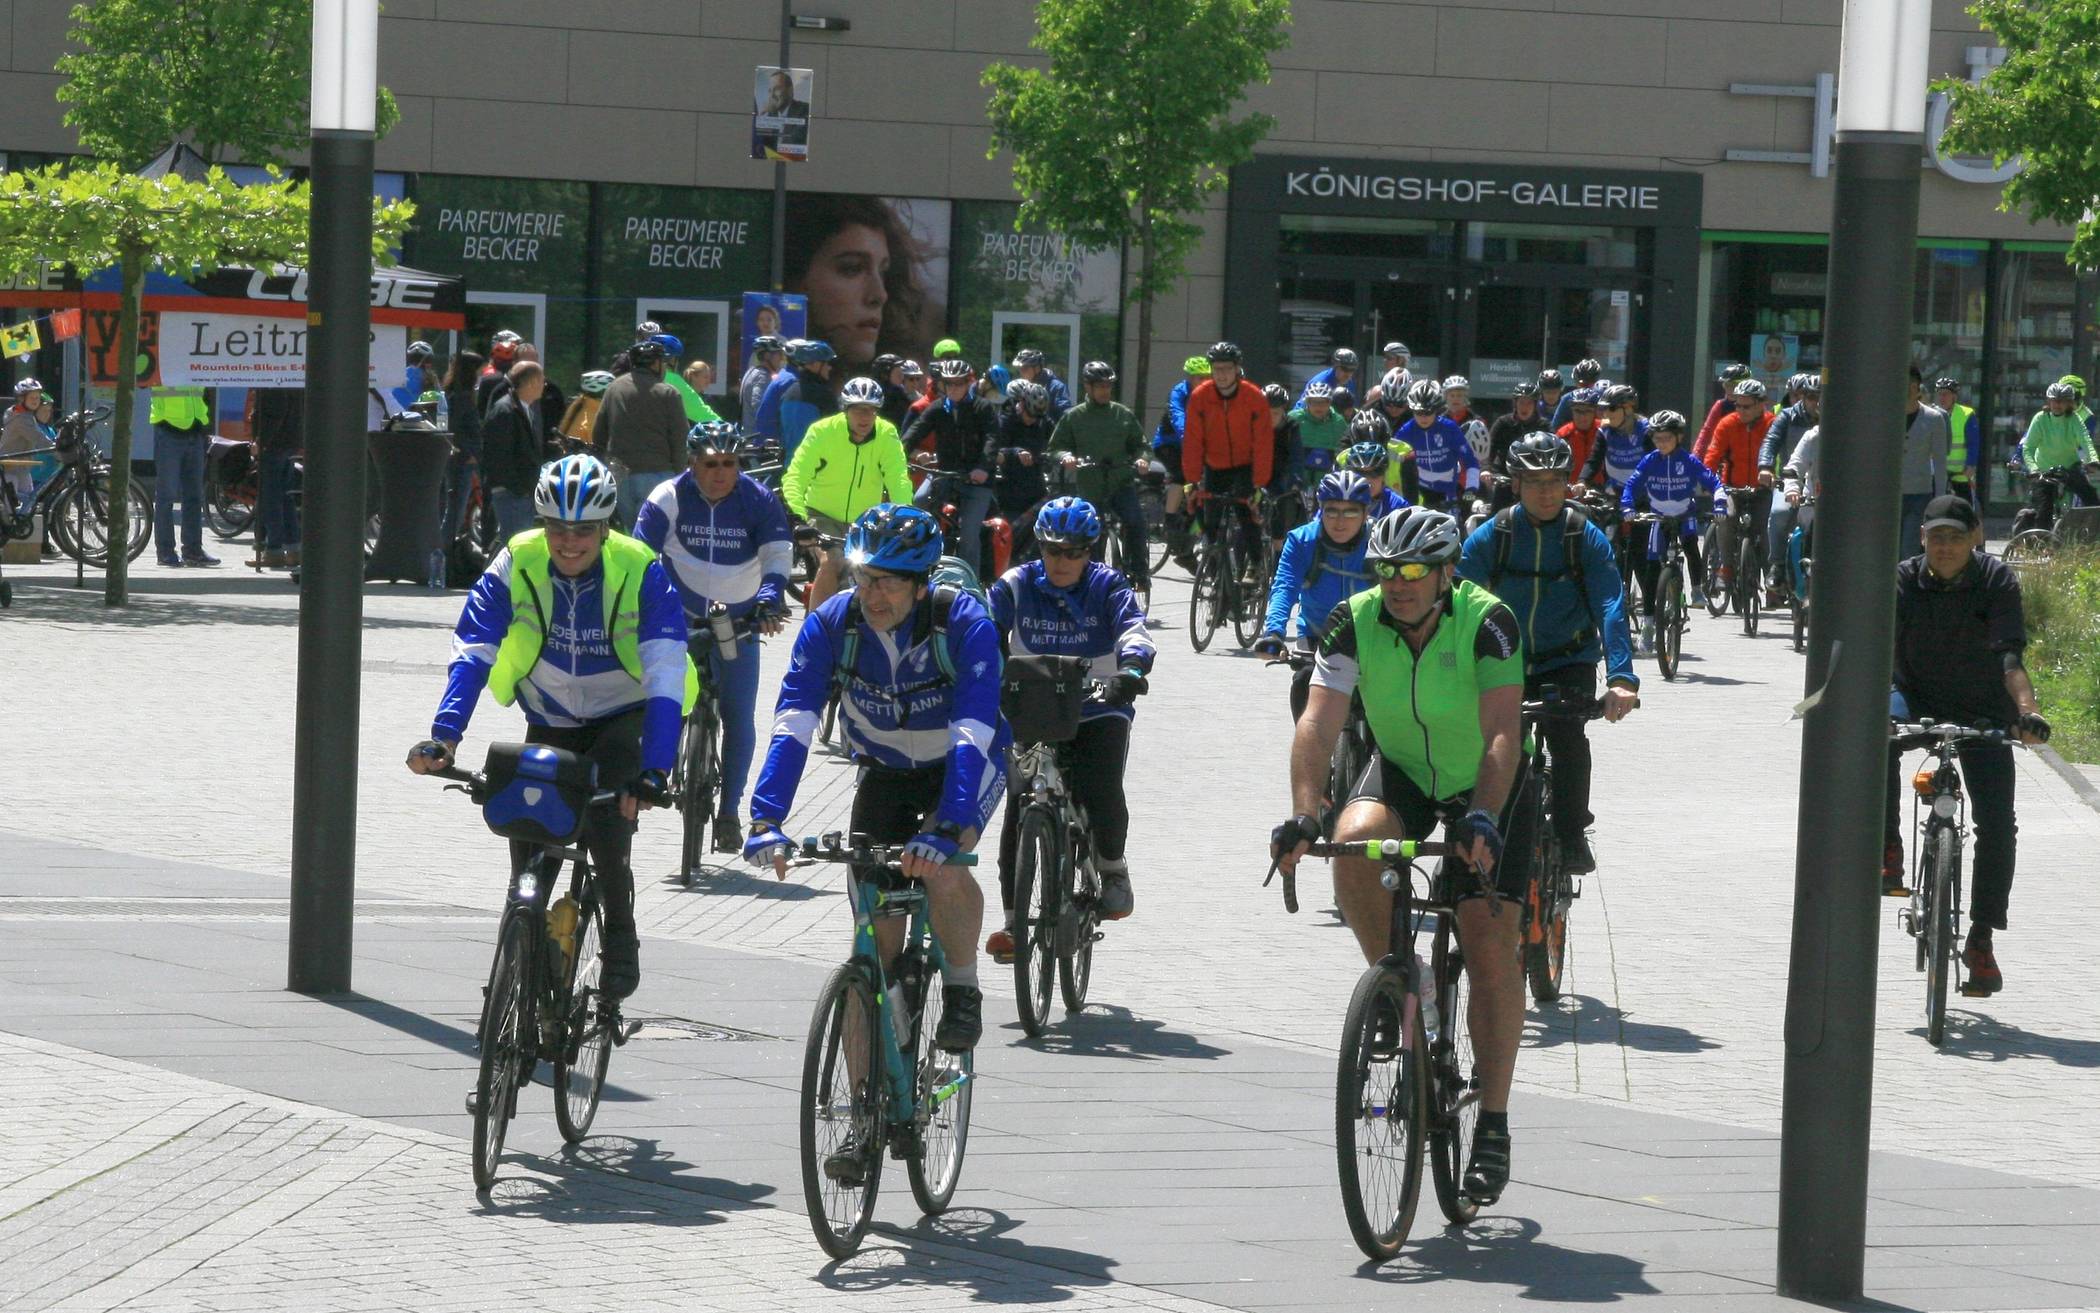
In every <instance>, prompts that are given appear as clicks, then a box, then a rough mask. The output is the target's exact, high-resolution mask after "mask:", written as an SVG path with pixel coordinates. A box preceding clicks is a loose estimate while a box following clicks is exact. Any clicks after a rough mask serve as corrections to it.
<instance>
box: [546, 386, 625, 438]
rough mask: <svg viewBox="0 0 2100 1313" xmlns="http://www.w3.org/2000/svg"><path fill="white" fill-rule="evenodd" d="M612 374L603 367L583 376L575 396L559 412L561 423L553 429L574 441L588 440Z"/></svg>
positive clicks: (596, 420)
mask: <svg viewBox="0 0 2100 1313" xmlns="http://www.w3.org/2000/svg"><path fill="white" fill-rule="evenodd" d="M612 381H613V376H612V374H611V373H610V372H608V371H606V370H603V369H594V370H592V371H590V372H589V373H587V374H585V375H584V376H583V380H582V381H581V382H580V383H579V384H578V385H577V388H576V396H575V398H574V399H572V400H571V401H570V402H569V407H568V409H566V410H564V411H562V413H561V423H559V424H557V425H555V426H554V431H555V432H557V433H559V434H561V435H562V436H563V437H565V438H569V439H572V440H574V441H576V442H590V441H592V438H591V429H592V427H593V426H594V425H595V424H596V423H597V422H598V407H599V406H600V405H602V404H603V403H604V399H605V389H607V388H609V387H611V386H612Z"/></svg>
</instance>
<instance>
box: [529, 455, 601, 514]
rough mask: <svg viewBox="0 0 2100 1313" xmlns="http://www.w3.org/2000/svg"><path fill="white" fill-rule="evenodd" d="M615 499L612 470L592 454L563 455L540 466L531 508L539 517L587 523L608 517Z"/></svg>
mask: <svg viewBox="0 0 2100 1313" xmlns="http://www.w3.org/2000/svg"><path fill="white" fill-rule="evenodd" d="M618 500H619V485H618V484H617V483H616V482H615V481H614V479H613V472H612V471H611V470H610V469H608V468H606V465H605V462H604V461H602V460H599V459H598V458H597V457H596V456H584V455H576V456H564V457H562V458H561V459H560V460H557V461H549V462H548V463H547V464H546V465H543V466H541V467H540V481H539V484H538V486H537V487H535V488H534V489H533V491H532V509H533V510H534V511H535V512H537V513H538V515H539V517H540V518H541V519H543V520H561V521H563V522H565V523H568V524H590V523H593V522H597V521H605V520H610V519H612V516H613V507H614V505H615V504H616V503H617V502H618Z"/></svg>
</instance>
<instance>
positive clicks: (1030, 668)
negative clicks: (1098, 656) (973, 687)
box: [999, 656, 1091, 743]
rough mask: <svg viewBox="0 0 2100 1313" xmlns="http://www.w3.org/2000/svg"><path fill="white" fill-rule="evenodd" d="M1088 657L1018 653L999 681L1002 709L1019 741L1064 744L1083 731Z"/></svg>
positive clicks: (1000, 705) (1016, 739) (1009, 662)
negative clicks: (1081, 713)
mask: <svg viewBox="0 0 2100 1313" xmlns="http://www.w3.org/2000/svg"><path fill="white" fill-rule="evenodd" d="M1090 664H1091V663H1090V662H1089V661H1088V660H1087V659H1086V658H1085V657H1074V656H1017V657H1014V658H1012V659H1011V660H1009V661H1008V662H1007V663H1006V673H1005V676H1004V678H1002V679H1001V681H1000V684H999V711H1000V713H1001V714H1002V715H1004V716H1005V717H1006V720H1007V723H1008V724H1010V725H1012V726H1013V731H1014V742H1016V743H1063V742H1065V741H1067V740H1069V739H1070V738H1072V737H1073V736H1074V735H1076V734H1078V733H1079V710H1080V707H1081V706H1082V705H1084V704H1085V702H1086V676H1087V667H1088V666H1089V665H1090Z"/></svg>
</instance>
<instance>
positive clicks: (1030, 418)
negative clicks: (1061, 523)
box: [992, 378, 1050, 552]
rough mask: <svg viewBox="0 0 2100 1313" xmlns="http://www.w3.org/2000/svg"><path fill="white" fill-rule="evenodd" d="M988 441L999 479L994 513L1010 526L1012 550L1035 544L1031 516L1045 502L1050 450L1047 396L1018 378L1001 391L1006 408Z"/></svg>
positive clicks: (1019, 549)
mask: <svg viewBox="0 0 2100 1313" xmlns="http://www.w3.org/2000/svg"><path fill="white" fill-rule="evenodd" d="M992 442H993V445H994V449H995V451H996V463H997V465H998V470H999V477H998V482H997V484H996V487H997V489H998V491H997V493H996V494H995V495H996V496H997V498H998V501H999V513H1000V514H1001V515H1003V516H1005V517H1006V522H1007V523H1008V524H1010V525H1012V526H1013V549H1014V550H1015V551H1016V552H1020V551H1024V550H1026V548H1027V546H1028V544H1029V543H1031V542H1033V541H1034V534H1035V528H1034V525H1035V512H1036V509H1037V508H1038V507H1040V506H1041V505H1042V504H1043V503H1044V502H1045V501H1047V500H1049V496H1050V486H1049V480H1048V479H1047V478H1046V477H1045V473H1046V469H1047V467H1046V465H1045V463H1044V457H1045V453H1047V452H1048V451H1049V450H1050V394H1049V393H1048V392H1047V391H1045V390H1044V388H1043V385H1042V384H1040V383H1031V382H1029V381H1028V380H1027V379H1022V378H1017V379H1015V380H1014V381H1013V382H1011V383H1009V384H1007V386H1006V407H1005V409H1004V410H1002V411H1000V413H999V429H998V431H997V432H996V433H995V434H994V435H993V437H992Z"/></svg>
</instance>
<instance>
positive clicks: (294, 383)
mask: <svg viewBox="0 0 2100 1313" xmlns="http://www.w3.org/2000/svg"><path fill="white" fill-rule="evenodd" d="M366 356H367V358H366V361H365V380H366V384H367V386H373V387H376V386H378V385H379V382H380V380H381V379H382V378H384V379H385V380H387V382H388V384H389V385H391V384H393V383H395V382H397V381H398V380H399V378H400V375H401V370H402V361H404V360H406V359H407V357H408V329H406V328H405V327H403V326H402V325H400V324H374V325H372V336H371V346H370V348H369V350H368V351H367V353H366ZM160 381H161V382H162V383H163V384H168V385H171V386H179V385H184V384H191V385H195V386H199V387H248V388H271V387H279V388H298V387H305V386H306V321H305V320H304V319H286V318H282V317H280V316H276V315H210V314H190V313H187V312H183V311H176V310H163V311H161V313H160Z"/></svg>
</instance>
